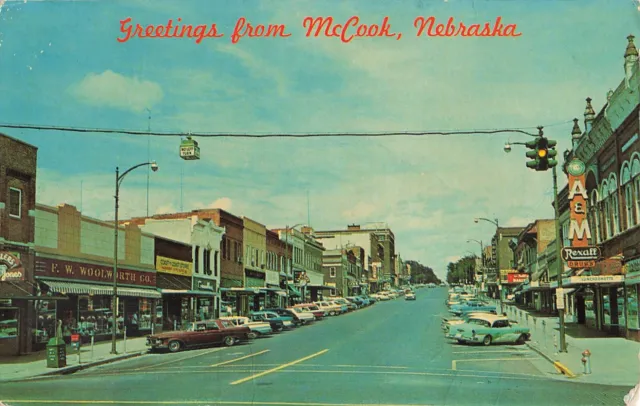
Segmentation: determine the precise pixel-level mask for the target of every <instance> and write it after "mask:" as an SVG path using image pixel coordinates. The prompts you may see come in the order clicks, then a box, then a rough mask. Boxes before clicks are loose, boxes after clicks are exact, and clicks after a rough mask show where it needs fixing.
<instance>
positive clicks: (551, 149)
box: [525, 137, 558, 171]
mask: <svg viewBox="0 0 640 406" xmlns="http://www.w3.org/2000/svg"><path fill="white" fill-rule="evenodd" d="M556 144H557V142H556V141H555V140H550V139H547V138H545V137H536V139H535V140H533V141H529V142H526V143H525V145H526V147H527V148H529V149H530V150H531V151H527V152H526V156H527V158H529V159H531V160H530V161H529V162H527V168H531V169H534V170H536V171H546V170H547V169H549V168H553V167H554V166H556V165H557V164H558V161H556V160H555V159H553V158H555V156H556V155H557V154H558V152H557V151H556V150H555V146H556Z"/></svg>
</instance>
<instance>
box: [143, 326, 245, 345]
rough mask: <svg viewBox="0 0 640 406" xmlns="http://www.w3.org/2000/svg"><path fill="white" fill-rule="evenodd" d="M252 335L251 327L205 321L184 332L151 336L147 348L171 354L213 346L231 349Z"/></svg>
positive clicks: (187, 328)
mask: <svg viewBox="0 0 640 406" xmlns="http://www.w3.org/2000/svg"><path fill="white" fill-rule="evenodd" d="M250 333H251V329H249V327H247V326H236V325H234V324H233V323H232V322H230V321H226V320H205V321H198V322H195V323H189V324H188V325H187V327H186V328H185V329H184V330H177V331H168V332H166V333H160V334H153V335H149V336H147V346H148V347H150V349H151V350H156V349H161V348H162V349H164V348H166V349H168V350H169V351H171V352H178V351H180V350H183V349H185V348H191V347H202V346H206V345H211V344H224V345H226V346H227V347H230V346H232V345H234V344H235V343H237V342H238V341H244V340H248V339H249V334H250Z"/></svg>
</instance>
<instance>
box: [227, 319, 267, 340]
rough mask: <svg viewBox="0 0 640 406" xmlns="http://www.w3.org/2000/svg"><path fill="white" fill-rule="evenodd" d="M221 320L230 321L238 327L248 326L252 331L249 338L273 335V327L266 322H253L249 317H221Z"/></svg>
mask: <svg viewBox="0 0 640 406" xmlns="http://www.w3.org/2000/svg"><path fill="white" fill-rule="evenodd" d="M220 320H226V321H230V322H232V323H233V324H235V325H236V326H247V327H249V329H250V330H251V332H250V333H249V338H250V339H254V338H258V337H259V336H261V335H268V334H271V333H273V329H272V328H271V325H270V324H269V323H268V322H266V321H252V320H251V319H250V318H248V317H243V316H226V317H220Z"/></svg>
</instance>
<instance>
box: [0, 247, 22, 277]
mask: <svg viewBox="0 0 640 406" xmlns="http://www.w3.org/2000/svg"><path fill="white" fill-rule="evenodd" d="M22 280H24V268H23V266H22V262H20V258H19V254H16V253H13V252H7V251H0V282H11V281H22Z"/></svg>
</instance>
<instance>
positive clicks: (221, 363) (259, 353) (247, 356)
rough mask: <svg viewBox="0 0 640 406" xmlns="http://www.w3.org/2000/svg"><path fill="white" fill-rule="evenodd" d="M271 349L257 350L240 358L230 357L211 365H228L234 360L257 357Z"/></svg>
mask: <svg viewBox="0 0 640 406" xmlns="http://www.w3.org/2000/svg"><path fill="white" fill-rule="evenodd" d="M269 351H270V350H262V351H260V352H256V353H253V354H249V355H245V356H243V357H240V358H234V359H230V360H228V361H223V362H218V363H217V364H212V365H210V366H211V367H220V366H223V365H227V364H231V363H234V362H238V361H242V360H245V359H248V358H252V357H257V356H258V355H262V354H265V353H267V352H269Z"/></svg>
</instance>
